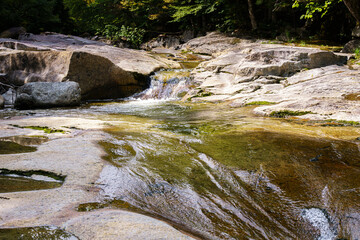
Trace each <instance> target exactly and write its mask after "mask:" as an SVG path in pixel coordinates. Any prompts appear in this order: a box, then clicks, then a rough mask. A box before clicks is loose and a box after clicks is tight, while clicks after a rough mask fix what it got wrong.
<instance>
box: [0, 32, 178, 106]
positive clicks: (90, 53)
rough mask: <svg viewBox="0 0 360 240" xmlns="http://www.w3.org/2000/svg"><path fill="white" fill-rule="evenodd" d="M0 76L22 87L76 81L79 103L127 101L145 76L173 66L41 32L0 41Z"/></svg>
mask: <svg viewBox="0 0 360 240" xmlns="http://www.w3.org/2000/svg"><path fill="white" fill-rule="evenodd" d="M0 45H2V46H3V47H5V50H4V51H2V52H1V54H0V72H3V73H6V74H7V78H8V81H9V82H10V83H11V84H13V85H17V86H21V85H23V84H24V83H26V82H64V81H74V82H78V83H79V85H80V88H81V95H82V99H104V98H105V99H108V98H120V97H127V96H130V95H132V94H134V93H136V92H140V91H141V90H143V89H144V88H146V87H147V86H148V75H150V73H152V72H154V71H155V70H158V69H160V68H180V65H179V64H178V63H175V62H173V61H170V60H167V59H164V58H162V57H160V56H155V57H154V56H151V55H150V54H148V53H146V52H144V51H139V50H132V49H120V48H116V47H112V46H109V45H106V44H104V43H101V42H97V41H91V40H88V39H84V38H80V37H74V36H67V35H62V34H54V33H46V34H42V35H33V34H25V35H22V36H21V38H20V40H18V41H17V40H12V39H1V40H0Z"/></svg>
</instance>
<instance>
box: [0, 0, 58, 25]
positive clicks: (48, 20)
mask: <svg viewBox="0 0 360 240" xmlns="http://www.w3.org/2000/svg"><path fill="white" fill-rule="evenodd" d="M55 4H56V1H55V0H0V5H1V8H0V19H1V21H0V30H6V29H8V28H11V27H19V26H22V27H25V28H26V29H27V30H28V31H30V32H40V31H45V30H52V31H59V30H60V29H59V23H60V18H59V15H58V14H57V13H55V12H54V7H55Z"/></svg>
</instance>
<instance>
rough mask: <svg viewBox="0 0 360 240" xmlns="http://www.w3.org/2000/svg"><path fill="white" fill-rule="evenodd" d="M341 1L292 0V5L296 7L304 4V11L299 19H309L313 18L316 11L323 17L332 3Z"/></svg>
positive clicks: (340, 0)
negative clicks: (303, 0)
mask: <svg viewBox="0 0 360 240" xmlns="http://www.w3.org/2000/svg"><path fill="white" fill-rule="evenodd" d="M342 1H343V0H307V1H305V2H304V3H302V1H300V0H294V3H293V5H292V7H293V8H298V7H300V5H301V4H304V7H305V9H306V13H305V14H303V15H301V17H300V19H310V18H313V17H314V14H316V13H321V17H324V16H325V15H326V14H327V13H328V10H329V9H330V7H331V6H332V5H334V4H338V3H340V2H342Z"/></svg>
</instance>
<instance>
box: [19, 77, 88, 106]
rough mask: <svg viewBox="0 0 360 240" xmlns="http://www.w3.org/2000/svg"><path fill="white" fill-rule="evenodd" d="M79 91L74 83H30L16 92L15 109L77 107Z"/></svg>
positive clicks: (79, 96)
mask: <svg viewBox="0 0 360 240" xmlns="http://www.w3.org/2000/svg"><path fill="white" fill-rule="evenodd" d="M80 101H81V90H80V87H79V84H78V83H76V82H32V83H27V84H25V85H23V86H21V87H20V88H19V89H18V90H17V98H16V100H15V107H16V108H19V109H33V108H48V107H65V106H77V105H79V104H80Z"/></svg>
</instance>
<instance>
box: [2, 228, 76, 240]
mask: <svg viewBox="0 0 360 240" xmlns="http://www.w3.org/2000/svg"><path fill="white" fill-rule="evenodd" d="M0 239H4V240H5V239H8V240H11V239H19V240H39V239H47V240H60V239H61V240H76V239H78V238H77V237H76V236H75V235H73V234H71V233H68V232H65V231H64V230H62V229H60V228H57V227H52V226H43V227H27V228H2V229H0Z"/></svg>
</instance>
